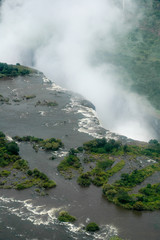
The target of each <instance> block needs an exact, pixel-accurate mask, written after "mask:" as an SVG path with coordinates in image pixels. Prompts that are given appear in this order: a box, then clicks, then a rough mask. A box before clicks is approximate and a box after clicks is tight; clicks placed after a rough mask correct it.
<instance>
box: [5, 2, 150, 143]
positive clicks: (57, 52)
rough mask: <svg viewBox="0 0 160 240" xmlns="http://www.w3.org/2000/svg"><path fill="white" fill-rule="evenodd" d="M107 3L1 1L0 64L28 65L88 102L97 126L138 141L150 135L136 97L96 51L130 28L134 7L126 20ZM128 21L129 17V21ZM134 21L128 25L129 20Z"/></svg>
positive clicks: (117, 7)
mask: <svg viewBox="0 0 160 240" xmlns="http://www.w3.org/2000/svg"><path fill="white" fill-rule="evenodd" d="M115 2H116V1H113V2H112V1H111V0H46V1H44V0H14V1H13V0H4V1H3V4H2V7H1V14H0V36H1V37H0V61H1V62H9V63H16V62H20V63H21V64H24V65H29V66H34V67H36V68H38V69H39V70H40V71H43V72H44V73H45V74H46V75H47V76H49V77H50V78H51V79H53V80H54V81H55V82H57V83H58V84H61V85H62V86H64V87H67V88H68V89H71V90H74V91H76V92H78V93H80V94H82V95H83V96H84V97H86V98H87V99H89V100H90V101H92V102H93V103H94V104H95V106H96V108H97V112H98V114H99V116H100V119H101V121H102V123H103V125H104V126H105V127H106V128H107V129H110V130H112V131H115V132H118V133H120V134H123V135H127V136H128V137H132V138H135V139H140V140H149V139H151V138H153V137H154V131H153V130H152V128H151V126H150V124H149V123H148V122H147V120H146V119H147V118H146V116H147V113H146V109H144V103H143V104H142V101H141V100H142V99H141V98H139V97H138V96H137V95H133V94H130V93H128V92H127V91H126V90H125V89H124V88H123V86H121V84H120V82H121V77H120V76H118V74H117V69H116V67H115V66H112V65H111V64H106V63H105V62H103V61H101V59H98V65H96V64H93V62H94V57H95V56H96V52H98V51H99V50H101V51H102V50H104V51H108V52H110V51H113V50H114V48H115V46H116V44H117V39H116V37H115V35H116V34H118V33H121V34H126V32H127V31H128V30H129V29H130V28H131V27H132V24H133V23H134V24H135V15H134V14H135V12H136V6H135V5H134V4H133V1H131V0H128V1H126V3H127V5H125V7H126V8H128V9H130V17H129V20H128V18H127V21H126V19H125V14H124V12H123V10H122V7H121V2H122V1H119V3H120V4H119V5H116V4H115ZM117 2H118V1H117ZM133 16H134V18H133V19H132V17H133ZM132 20H134V21H132Z"/></svg>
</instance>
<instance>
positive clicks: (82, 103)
mask: <svg viewBox="0 0 160 240" xmlns="http://www.w3.org/2000/svg"><path fill="white" fill-rule="evenodd" d="M80 103H81V105H82V106H84V107H88V108H92V109H93V110H96V107H95V106H94V105H93V103H91V102H90V101H88V100H86V99H84V100H82V101H81V102H80Z"/></svg>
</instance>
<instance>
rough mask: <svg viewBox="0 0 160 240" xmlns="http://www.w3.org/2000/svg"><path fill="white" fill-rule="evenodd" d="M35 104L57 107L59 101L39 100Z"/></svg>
mask: <svg viewBox="0 0 160 240" xmlns="http://www.w3.org/2000/svg"><path fill="white" fill-rule="evenodd" d="M35 106H47V107H56V106H58V103H57V102H56V101H53V102H52V101H47V100H43V101H38V102H37V103H36V105H35Z"/></svg>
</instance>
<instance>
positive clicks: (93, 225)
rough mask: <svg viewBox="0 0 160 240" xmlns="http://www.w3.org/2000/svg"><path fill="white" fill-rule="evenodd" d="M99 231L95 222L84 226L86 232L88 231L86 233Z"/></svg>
mask: <svg viewBox="0 0 160 240" xmlns="http://www.w3.org/2000/svg"><path fill="white" fill-rule="evenodd" d="M99 230H100V228H99V226H98V225H97V224H96V223H95V222H91V223H89V224H88V225H87V226H86V231H88V232H96V231H99Z"/></svg>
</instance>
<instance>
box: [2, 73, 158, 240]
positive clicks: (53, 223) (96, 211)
mask: <svg viewBox="0 0 160 240" xmlns="http://www.w3.org/2000/svg"><path fill="white" fill-rule="evenodd" d="M0 94H2V95H3V96H4V97H7V98H9V102H8V104H6V103H4V104H1V105H0V130H1V131H3V132H4V133H5V134H6V135H8V136H9V137H13V136H15V135H19V136H25V135H32V136H35V137H41V138H51V137H56V138H60V139H61V140H62V141H63V142H64V144H65V148H64V149H62V150H60V151H58V152H57V153H54V155H56V156H57V158H56V159H55V160H54V161H51V160H49V158H50V156H51V155H52V153H46V152H44V151H42V150H39V151H38V152H37V153H36V152H35V151H34V150H33V148H32V146H31V145H30V144H27V143H21V144H20V145H19V147H20V155H21V156H22V158H24V159H26V160H27V161H28V162H29V165H30V167H31V169H33V168H35V167H36V168H38V169H39V170H41V171H43V172H44V173H46V174H47V175H48V176H49V177H50V178H51V179H54V180H55V181H56V183H57V187H56V188H55V189H52V190H49V195H48V196H44V197H42V196H38V195H37V194H36V193H35V192H34V191H33V190H32V189H27V190H24V191H20V192H19V191H16V190H14V189H12V190H0V192H1V194H0V240H6V239H7V240H16V239H23V240H24V239H26V240H33V239H34V240H36V239H38V240H41V239H43V240H44V239H46V240H54V239H55V240H67V239H70V240H72V239H77V240H80V239H86V240H90V239H92V240H94V239H98V240H100V239H104V240H109V239H110V237H111V236H113V235H117V234H119V235H120V236H122V237H124V238H127V239H130V240H135V239H140V240H151V239H154V240H159V236H160V218H159V212H158V211H157V212H136V211H128V210H124V209H122V208H120V207H117V206H115V205H113V204H112V203H109V202H108V201H106V200H105V199H104V198H103V197H102V194H101V191H102V190H101V188H97V187H95V186H90V187H89V188H87V189H83V188H81V187H80V186H78V185H77V183H76V180H75V179H74V178H73V179H72V180H65V179H64V178H63V176H61V175H59V173H58V172H57V168H56V167H57V165H58V163H59V161H60V160H61V159H62V158H63V156H65V155H66V154H67V152H68V150H69V148H71V147H78V146H81V145H82V143H83V142H85V141H88V140H90V139H92V138H93V137H104V136H105V137H114V138H117V137H118V135H116V134H112V133H110V132H109V131H107V130H105V129H104V128H102V127H101V125H100V124H99V121H98V118H97V116H96V112H95V110H94V109H93V108H91V105H90V103H88V107H87V106H84V105H83V104H82V100H83V98H82V97H81V96H79V95H75V94H74V93H72V92H68V91H66V90H65V89H62V88H61V87H59V86H57V85H56V84H54V83H53V84H51V83H50V82H49V80H48V79H47V78H45V77H44V76H43V74H39V75H33V76H32V77H31V76H30V77H18V78H17V79H12V80H5V81H3V80H1V81H0ZM29 95H30V96H31V95H35V97H34V98H32V99H28V100H26V99H25V98H24V96H29ZM43 100H46V101H56V102H57V103H58V105H57V106H55V107H48V106H38V105H36V103H37V102H38V101H43ZM121 138H122V139H126V138H125V137H121ZM61 210H67V211H69V213H71V215H74V216H75V217H76V218H77V222H76V223H75V225H73V224H66V223H60V222H59V221H58V220H57V216H58V212H59V211H61ZM89 221H95V222H97V223H98V224H99V225H100V228H101V230H100V232H98V233H95V234H90V233H86V232H85V231H84V229H83V227H84V226H85V225H86V224H87V223H88V222H89Z"/></svg>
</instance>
